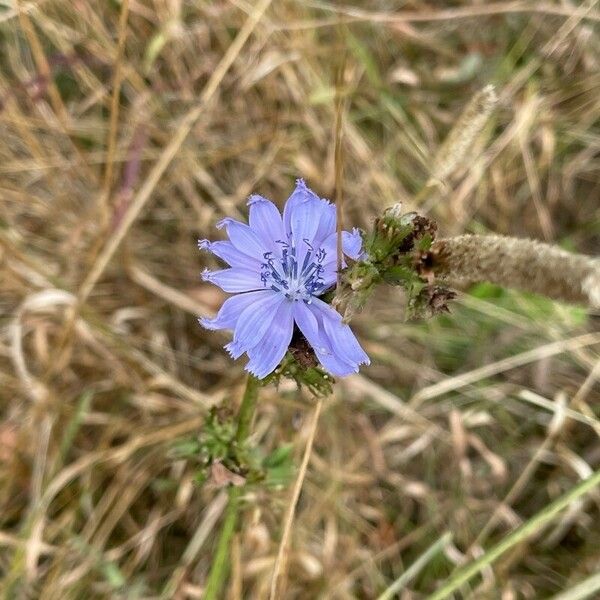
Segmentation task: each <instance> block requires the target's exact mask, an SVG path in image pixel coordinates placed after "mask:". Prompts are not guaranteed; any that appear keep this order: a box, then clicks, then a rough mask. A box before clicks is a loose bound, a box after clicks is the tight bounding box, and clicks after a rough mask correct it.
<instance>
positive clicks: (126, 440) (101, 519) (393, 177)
mask: <svg viewBox="0 0 600 600" xmlns="http://www.w3.org/2000/svg"><path fill="white" fill-rule="evenodd" d="M269 4H270V5H269ZM123 5H125V6H123ZM267 5H269V6H267ZM264 7H266V11H265V13H264V14H263V15H262V16H261V15H260V14H259V10H260V9H261V8H264ZM127 8H128V14H125V17H126V21H125V19H124V18H122V19H121V21H120V16H121V15H123V14H124V13H123V9H125V10H126V9H127ZM599 22H600V7H598V6H597V2H584V3H578V2H570V1H567V0H564V1H560V2H559V1H551V0H549V1H547V2H541V3H540V2H534V1H531V2H520V1H516V2H497V3H485V2H478V1H477V0H472V1H464V2H461V1H455V2H447V3H442V2H433V1H431V2H424V1H423V0H407V1H405V2H401V1H399V0H398V1H395V0H377V1H373V2H355V3H354V4H352V5H351V4H345V3H343V2H340V3H337V4H335V3H333V2H321V1H318V0H317V1H302V2H300V1H293V0H273V2H271V3H269V2H265V1H264V0H262V1H261V2H256V3H253V2H249V1H246V0H231V1H229V2H225V1H214V2H209V1H204V0H194V1H183V0H130V1H129V2H128V3H125V0H121V2H118V1H117V0H113V1H102V2H98V1H95V0H73V1H67V0H46V1H42V0H39V1H37V2H26V1H19V2H17V1H16V0H14V1H12V2H11V1H8V2H7V1H6V0H4V1H2V2H0V58H1V64H0V202H1V204H0V206H1V212H0V286H1V288H0V574H1V575H2V579H1V586H2V587H1V590H2V593H3V594H4V595H3V597H5V598H9V599H13V598H43V599H44V600H49V599H58V598H60V599H65V598H127V599H129V598H179V599H185V598H199V597H200V596H201V592H202V585H203V582H204V581H205V578H206V573H207V570H208V568H209V566H210V562H211V556H212V553H213V550H214V539H215V534H216V532H217V531H218V526H219V516H220V514H221V512H222V510H223V507H224V492H223V491H219V490H218V489H215V488H214V487H211V486H210V485H205V486H202V487H199V486H197V485H196V484H195V483H194V481H193V478H194V467H193V465H192V464H189V463H187V462H185V461H181V460H175V459H174V458H173V456H172V453H171V449H172V447H173V444H174V443H176V442H178V441H181V440H182V439H185V437H186V436H189V435H193V434H194V432H197V431H198V430H199V429H200V427H201V426H202V422H203V419H204V416H205V414H206V411H207V409H208V407H209V406H210V405H212V404H215V403H226V404H227V405H229V406H235V403H236V402H238V401H239V398H240V396H241V390H242V387H243V382H244V378H243V372H242V369H241V364H239V363H236V364H233V363H232V362H231V361H230V360H229V358H228V356H227V355H226V353H225V352H224V351H223V350H222V348H221V347H222V345H223V343H224V342H225V339H226V336H223V335H221V334H220V333H214V332H207V331H204V330H202V329H200V328H199V326H198V325H197V323H196V317H197V316H198V315H200V314H209V313H212V312H214V311H215V309H216V308H218V306H219V304H220V302H221V301H222V296H221V295H220V294H219V293H218V292H216V291H215V290H214V289H213V288H212V287H211V286H208V285H204V284H202V283H201V282H200V281H199V273H200V271H201V268H202V267H203V266H206V265H208V266H214V264H215V263H212V262H211V259H210V258H209V257H207V256H206V255H200V254H199V253H198V252H197V250H196V239H197V238H198V237H200V238H203V237H214V236H215V230H214V223H215V221H216V220H217V219H219V218H221V217H223V216H225V215H230V216H234V217H243V216H244V214H245V210H246V209H245V199H246V197H247V196H248V195H249V194H250V193H251V192H257V193H261V194H263V195H265V196H268V197H270V198H272V199H274V200H275V201H276V202H279V203H280V204H281V203H282V202H283V200H284V199H285V198H286V197H287V195H288V194H289V193H290V191H291V189H292V185H293V181H294V178H296V177H297V176H303V177H304V178H305V179H306V180H307V182H308V183H309V184H310V185H311V186H312V187H314V188H315V189H316V190H317V191H318V192H319V193H320V194H321V195H323V196H329V197H331V196H332V194H333V187H334V161H333V155H334V135H333V131H334V121H335V102H334V100H335V82H336V72H337V71H338V70H339V64H340V62H341V57H344V56H345V63H346V66H345V72H344V83H343V85H344V91H345V104H346V106H345V108H346V118H345V125H344V144H343V162H344V167H345V178H344V188H343V189H344V200H345V212H346V222H347V223H348V224H355V225H363V226H366V225H368V223H369V222H370V221H371V220H372V219H373V218H374V216H375V215H376V214H378V213H379V212H380V211H381V210H382V209H383V208H385V207H386V206H389V205H390V204H393V203H395V202H397V201H402V202H403V203H404V208H405V209H406V210H419V211H422V212H423V213H425V214H428V215H430V216H432V217H433V218H435V219H437V221H438V223H439V226H440V230H441V232H442V233H443V234H444V235H449V234H456V233H462V232H466V231H472V232H486V231H489V232H497V233H506V234H511V235H517V236H530V237H534V238H538V239H542V240H546V241H552V242H556V243H559V244H561V245H563V246H564V247H566V248H569V249H573V250H577V251H579V252H586V253H589V254H597V253H598V241H599V239H600V220H599V215H598V194H599V187H600V186H599V184H600V176H599V175H600V163H599V160H600V127H599V118H600V71H599V69H598V67H599V64H600V38H599V36H598V23H599ZM119 23H121V25H120V24H119ZM246 38H247V39H246ZM236 40H237V41H236ZM242 42H243V43H242ZM490 82H491V83H494V84H495V85H496V86H497V89H498V92H499V96H500V103H499V108H498V109H497V110H496V112H495V113H494V115H493V117H492V119H491V120H490V122H489V123H488V126H487V127H486V129H485V131H484V132H483V134H482V135H481V136H480V138H479V139H478V141H477V143H476V144H474V146H473V148H472V149H471V151H470V155H469V157H468V160H467V161H465V162H463V164H462V165H459V166H458V168H457V169H455V171H454V173H453V174H452V176H451V177H450V178H449V179H448V181H446V182H445V184H446V185H445V188H444V189H443V191H442V192H441V193H439V194H433V195H429V196H427V197H425V198H422V200H421V201H419V202H415V201H414V200H413V199H414V198H415V196H416V194H417V193H418V192H419V190H420V189H421V188H422V186H423V184H424V183H425V181H426V180H427V179H428V177H429V173H430V165H431V157H432V156H433V155H434V154H435V151H436V149H437V148H438V147H439V145H440V143H441V141H442V140H443V139H444V136H445V135H446V134H447V132H448V131H449V129H450V128H451V126H452V123H453V121H454V120H455V119H456V118H457V115H459V114H460V112H461V110H462V109H463V107H464V106H465V104H466V103H467V102H468V100H469V99H470V98H471V97H472V96H473V94H474V93H475V92H476V91H477V90H478V89H480V88H482V87H483V86H484V85H485V84H487V83H490ZM115 90H116V93H114V92H115ZM111 124H112V125H111ZM78 298H79V302H78V301H77V299H78ZM402 314H403V311H402V296H401V293H400V292H399V291H397V290H392V289H380V290H379V293H378V294H377V296H376V299H375V300H374V301H373V302H372V304H371V305H370V307H369V309H368V310H367V311H366V312H365V313H364V314H362V315H360V316H359V317H357V318H356V319H355V324H354V328H355V330H356V331H357V333H358V336H359V338H360V339H361V340H362V342H363V345H364V347H365V348H366V350H367V351H368V353H369V354H370V356H371V360H372V366H371V367H369V368H367V369H364V370H363V371H362V373H361V374H360V375H358V376H355V377H352V378H349V379H347V380H345V381H342V382H339V383H338V385H337V386H336V391H335V395H334V397H333V398H331V399H330V400H328V401H327V403H326V404H325V408H324V410H323V414H322V416H321V420H320V423H319V430H318V433H317V438H316V442H315V447H314V450H313V454H312V458H311V461H310V465H309V469H308V474H307V478H306V480H305V483H304V488H303V493H302V496H301V498H300V502H299V506H298V512H297V516H296V520H295V524H294V528H293V533H292V552H291V556H290V566H289V584H288V591H287V594H286V598H290V599H294V598H339V599H346V598H348V599H350V598H376V597H377V596H378V594H380V593H382V592H383V591H384V590H385V589H386V588H388V586H389V585H390V583H391V582H392V581H394V579H396V578H397V577H398V576H399V575H400V574H401V573H402V572H403V571H404V570H405V569H406V567H407V566H408V565H410V564H411V563H413V562H414V561H415V560H416V559H417V558H418V557H420V556H421V555H422V554H423V552H424V551H425V550H426V549H427V548H428V547H429V546H430V545H431V544H432V543H434V542H435V541H436V540H438V539H439V538H440V537H441V536H442V535H443V533H444V532H447V531H450V532H452V534H453V542H452V544H451V545H449V546H448V547H447V549H446V551H445V552H444V553H441V554H438V555H436V556H435V557H434V558H433V559H432V560H431V561H430V562H429V563H428V565H427V567H426V568H425V569H424V570H422V571H421V572H420V573H419V574H418V575H417V576H416V577H414V578H413V579H412V580H411V581H410V582H409V583H408V585H407V586H406V587H405V588H404V591H402V592H401V593H400V594H399V595H398V596H397V597H399V598H402V599H404V600H408V599H412V598H415V599H417V598H424V597H426V596H427V594H428V593H431V592H432V591H433V590H434V589H435V588H436V586H437V585H439V584H440V582H442V581H444V580H446V579H447V578H448V576H449V575H450V573H452V571H453V570H455V569H456V568H457V567H458V566H459V565H460V564H462V563H463V562H464V561H465V560H467V553H470V554H469V556H477V555H478V554H480V553H481V552H482V551H483V550H482V549H486V548H489V547H490V546H491V545H492V544H494V543H495V542H497V541H498V540H501V539H502V538H504V536H506V535H507V534H508V533H509V532H510V531H512V530H513V529H514V528H515V527H516V526H518V524H519V523H521V522H522V521H524V520H526V519H527V518H529V517H531V516H532V515H535V514H536V513H537V512H538V511H540V510H541V509H542V508H543V507H545V506H546V505H548V504H549V503H550V502H551V501H552V500H553V499H555V498H556V497H558V496H559V495H560V494H562V493H563V492H564V491H566V490H568V489H569V488H571V487H573V486H574V485H575V484H576V483H577V482H578V481H580V480H581V479H582V478H585V477H587V476H588V475H589V474H590V473H591V472H592V471H593V470H596V469H598V467H599V465H600V444H599V442H598V435H599V433H600V417H599V416H598V406H599V401H600V393H599V390H598V382H597V379H598V376H599V373H600V369H599V367H598V365H599V364H600V362H599V357H600V346H599V344H600V333H599V332H598V319H597V316H596V317H594V315H589V314H586V312H585V311H584V310H583V309H577V308H573V307H566V306H561V305H558V304H553V303H551V302H549V301H546V300H543V299H540V298H534V297H532V296H525V295H522V294H518V293H516V292H512V291H507V290H500V289H498V288H494V287H492V286H489V285H481V286H478V287H476V288H475V289H473V290H470V293H468V294H464V295H462V296H461V298H460V299H459V301H458V302H456V303H455V304H454V306H453V314H452V315H451V316H443V317H436V318H435V319H433V320H431V321H428V322H425V323H408V324H407V323H404V322H403V319H402ZM309 411H310V399H309V398H306V397H303V396H299V395H298V394H297V393H296V391H295V390H294V389H293V388H292V387H291V386H283V387H282V388H281V389H280V390H276V389H274V388H268V389H266V390H265V391H264V392H263V393H262V399H261V403H260V410H259V416H258V419H257V423H256V425H255V431H256V434H255V438H254V439H255V441H256V442H257V443H258V444H260V446H261V447H262V448H264V449H265V450H269V449H271V448H273V447H275V446H277V445H280V444H283V443H285V442H292V443H293V444H294V447H295V453H296V459H297V461H299V457H300V454H301V452H302V448H303V447H304V444H305V440H306V435H307V431H306V425H307V420H308V419H307V416H308V414H309ZM507 496H508V497H507ZM287 498H288V491H286V490H283V491H281V492H276V493H275V492H269V493H267V492H266V491H265V490H263V489H260V488H258V489H256V490H253V491H252V492H251V493H250V494H248V495H247V498H246V499H247V503H246V508H245V511H244V514H243V517H242V523H241V530H240V532H239V535H238V536H237V537H236V540H235V544H234V546H233V548H232V553H231V558H232V570H233V577H232V580H231V584H230V586H229V589H228V592H227V595H226V596H224V597H226V598H228V599H229V598H230V599H232V600H233V599H240V598H242V597H243V598H252V599H262V598H265V597H266V595H267V591H268V585H269V581H270V574H271V570H272V568H273V562H274V558H275V555H276V553H277V547H278V540H279V534H280V527H281V522H282V516H283V513H284V511H285V507H286V503H287ZM599 508H600V495H598V493H595V494H592V495H589V496H587V497H586V498H585V499H584V500H581V501H579V502H577V503H576V504H574V505H572V506H571V507H570V508H569V509H568V510H567V511H565V512H563V513H562V514H561V515H560V517H559V518H557V519H554V520H553V521H552V523H550V524H549V525H548V526H547V527H545V528H544V529H543V530H541V531H538V532H537V533H536V534H535V535H534V536H532V537H531V538H530V539H529V540H528V541H527V543H523V544H519V545H517V546H516V548H514V549H513V550H511V552H509V553H507V554H506V555H504V556H503V557H502V558H501V559H500V560H499V561H497V562H496V563H495V564H494V566H493V568H487V569H485V570H484V571H483V573H482V574H481V576H480V577H478V578H475V579H473V580H472V581H471V582H470V586H469V587H464V588H463V589H462V591H461V593H460V594H459V595H458V596H459V597H463V598H502V599H503V600H509V599H517V598H548V597H551V596H553V595H554V594H558V593H559V592H561V591H562V590H570V589H572V588H573V586H574V585H575V584H577V583H578V582H580V581H581V580H584V579H586V578H588V577H589V576H590V575H593V574H594V573H596V572H597V571H598V570H599V569H600V551H599V547H600V543H599V540H600V529H599V526H598V522H599V517H600V514H599ZM242 590H243V591H242ZM569 597H570V598H575V597H580V596H574V595H571V596H569ZM596 597H597V596H596Z"/></svg>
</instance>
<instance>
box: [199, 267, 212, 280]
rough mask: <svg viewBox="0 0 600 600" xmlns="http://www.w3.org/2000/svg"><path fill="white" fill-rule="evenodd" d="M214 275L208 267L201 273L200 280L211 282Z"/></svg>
mask: <svg viewBox="0 0 600 600" xmlns="http://www.w3.org/2000/svg"><path fill="white" fill-rule="evenodd" d="M212 274H213V272H212V271H211V270H210V269H209V268H208V267H207V268H206V269H204V271H202V273H200V279H202V281H211V278H212Z"/></svg>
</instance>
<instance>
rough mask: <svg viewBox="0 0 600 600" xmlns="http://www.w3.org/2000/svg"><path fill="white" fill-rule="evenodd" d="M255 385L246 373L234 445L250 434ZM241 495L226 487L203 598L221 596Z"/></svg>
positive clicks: (209, 599)
mask: <svg viewBox="0 0 600 600" xmlns="http://www.w3.org/2000/svg"><path fill="white" fill-rule="evenodd" d="M259 387H260V382H259V380H258V379H256V377H254V376H252V375H248V380H247V382H246V390H245V391H244V397H243V398H242V404H241V405H240V411H239V413H238V425H237V431H236V434H235V441H236V444H237V446H238V448H239V447H240V446H242V445H243V444H244V443H245V442H246V440H247V439H248V436H249V435H250V429H251V427H252V420H253V419H254V413H255V412H256V401H257V400H258V388H259ZM241 495H242V487H238V486H232V487H231V488H230V489H229V502H228V503H227V508H226V510H225V518H224V520H223V526H222V528H221V533H220V535H219V541H218V543H217V551H216V552H215V556H214V559H213V563H212V565H211V568H210V573H209V575H208V581H207V582H206V588H205V589H204V600H215V599H216V598H220V597H221V596H220V592H221V588H222V586H223V583H224V581H225V579H226V578H227V574H228V571H229V561H228V558H229V548H230V546H231V538H232V537H233V534H234V533H235V527H236V524H237V517H238V511H239V505H240V498H241Z"/></svg>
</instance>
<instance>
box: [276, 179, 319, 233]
mask: <svg viewBox="0 0 600 600" xmlns="http://www.w3.org/2000/svg"><path fill="white" fill-rule="evenodd" d="M315 201H317V202H319V201H320V200H319V197H318V196H317V195H316V194H315V193H314V192H313V191H312V190H311V189H309V188H308V187H306V184H305V183H304V179H297V180H296V188H295V189H294V191H293V192H292V195H291V196H290V197H289V198H288V199H287V201H286V203H285V206H284V207H283V227H284V229H285V233H286V235H291V233H292V227H291V219H292V213H293V212H294V211H295V209H296V207H298V206H300V205H302V204H305V203H307V202H309V203H310V202H313V203H314V202H315Z"/></svg>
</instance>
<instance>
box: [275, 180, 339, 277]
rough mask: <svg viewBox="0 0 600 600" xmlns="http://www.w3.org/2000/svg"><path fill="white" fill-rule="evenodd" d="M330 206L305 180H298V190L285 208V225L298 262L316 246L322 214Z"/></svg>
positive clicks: (300, 262)
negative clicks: (307, 185) (316, 236)
mask: <svg viewBox="0 0 600 600" xmlns="http://www.w3.org/2000/svg"><path fill="white" fill-rule="evenodd" d="M328 207H329V203H328V202H327V201H326V200H321V199H320V198H319V197H318V196H317V195H316V194H315V193H314V192H313V191H312V190H309V189H308V188H307V187H306V185H305V183H304V181H302V180H301V179H299V180H298V182H297V184H296V190H295V191H294V193H293V194H292V195H291V196H290V199H289V200H288V202H287V203H286V205H285V208H284V225H285V227H286V232H287V233H289V235H290V236H291V244H292V246H293V247H294V248H295V249H296V259H297V261H298V264H300V265H301V264H302V263H303V262H304V257H305V256H306V254H307V252H308V251H309V250H310V249H311V248H314V240H315V234H316V233H317V230H318V229H319V224H320V222H321V216H322V215H323V213H324V212H326V211H327V209H328Z"/></svg>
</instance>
